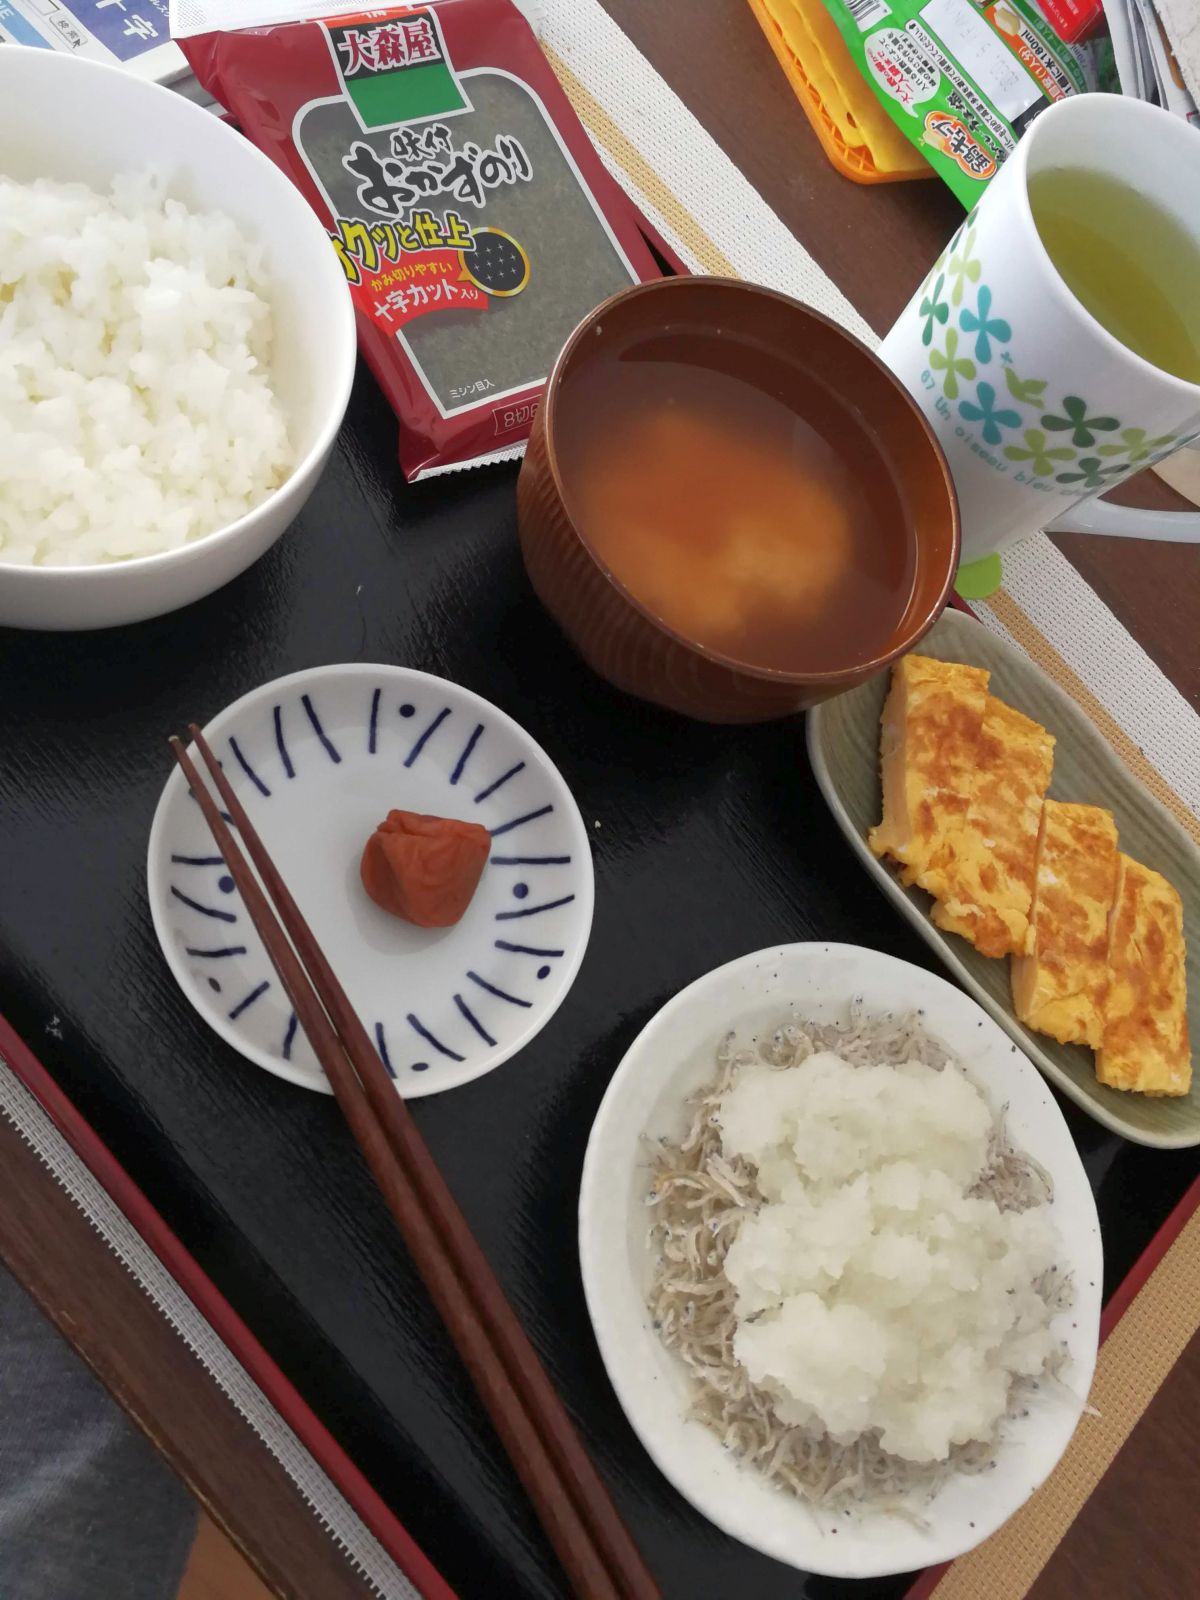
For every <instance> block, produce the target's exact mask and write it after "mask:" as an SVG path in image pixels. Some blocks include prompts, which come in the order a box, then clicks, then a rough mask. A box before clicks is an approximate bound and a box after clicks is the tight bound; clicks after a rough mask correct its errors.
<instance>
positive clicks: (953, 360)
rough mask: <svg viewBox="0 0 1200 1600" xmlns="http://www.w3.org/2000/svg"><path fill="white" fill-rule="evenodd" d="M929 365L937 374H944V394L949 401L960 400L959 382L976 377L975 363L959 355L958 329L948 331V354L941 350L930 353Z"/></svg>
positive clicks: (948, 329)
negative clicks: (962, 379) (961, 379)
mask: <svg viewBox="0 0 1200 1600" xmlns="http://www.w3.org/2000/svg"><path fill="white" fill-rule="evenodd" d="M929 365H930V366H931V367H932V368H933V370H934V371H935V372H941V373H944V377H943V378H942V393H943V394H944V395H945V396H946V399H947V400H957V399H958V380H959V379H960V378H966V379H967V380H968V382H969V381H970V380H971V379H972V378H973V377H974V376H975V363H974V362H973V361H972V360H970V358H969V357H967V356H960V355H959V354H958V329H957V328H947V329H946V353H945V355H943V354H942V352H941V351H940V350H931V351H930V352H929Z"/></svg>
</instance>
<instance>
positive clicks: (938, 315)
mask: <svg viewBox="0 0 1200 1600" xmlns="http://www.w3.org/2000/svg"><path fill="white" fill-rule="evenodd" d="M945 282H946V279H945V275H944V274H943V275H942V276H941V277H939V278H938V280H937V282H936V283H935V284H934V286H933V293H932V294H929V295H926V296H925V298H924V299H923V300H922V301H921V309H920V311H919V312H918V313H917V314H918V316H921V317H924V319H925V328H924V331H923V332H922V334H921V343H922V344H932V342H933V327H934V323H936V322H940V323H941V324H942V326H943V327H945V325H946V322H947V320H948V318H949V316H950V307H949V306H948V305H947V304H946V302H945V301H944V300H943V299H942V288H943V286H944V285H945Z"/></svg>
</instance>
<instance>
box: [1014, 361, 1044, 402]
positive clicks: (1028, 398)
mask: <svg viewBox="0 0 1200 1600" xmlns="http://www.w3.org/2000/svg"><path fill="white" fill-rule="evenodd" d="M1004 382H1005V385H1006V386H1007V388H1008V392H1009V394H1010V395H1012V397H1013V399H1014V400H1018V401H1020V403H1021V405H1023V406H1040V405H1041V404H1042V394H1043V392H1044V390H1045V388H1046V380H1045V378H1018V377H1017V373H1016V368H1015V367H1005V369H1004Z"/></svg>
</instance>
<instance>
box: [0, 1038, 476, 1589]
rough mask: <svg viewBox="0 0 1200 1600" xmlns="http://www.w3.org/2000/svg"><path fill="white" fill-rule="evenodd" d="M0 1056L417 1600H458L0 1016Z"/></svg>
mask: <svg viewBox="0 0 1200 1600" xmlns="http://www.w3.org/2000/svg"><path fill="white" fill-rule="evenodd" d="M0 1052H3V1055H4V1058H5V1060H6V1061H7V1062H8V1064H9V1065H10V1066H11V1067H12V1069H13V1071H14V1072H15V1073H16V1075H17V1077H18V1078H19V1079H20V1080H21V1082H22V1083H23V1084H24V1085H25V1087H26V1088H27V1089H28V1090H29V1092H30V1093H31V1094H32V1095H33V1097H34V1098H35V1099H36V1100H37V1102H38V1104H39V1105H40V1106H41V1107H42V1109H43V1111H45V1112H46V1114H47V1116H49V1118H50V1119H51V1121H52V1122H53V1123H54V1125H55V1127H56V1128H57V1129H58V1131H59V1132H60V1133H61V1134H62V1135H63V1137H64V1138H65V1139H66V1141H67V1143H68V1144H69V1145H70V1146H71V1148H72V1150H74V1152H75V1154H76V1155H77V1156H78V1157H79V1158H80V1160H81V1161H82V1162H83V1163H84V1165H85V1166H86V1167H87V1169H88V1171H89V1172H90V1173H91V1174H92V1176H93V1177H94V1178H95V1179H96V1181H97V1182H98V1183H99V1184H101V1186H102V1187H103V1188H104V1189H105V1190H106V1192H107V1193H108V1195H109V1196H110V1198H111V1199H112V1200H113V1201H114V1202H115V1204H116V1205H117V1206H118V1207H119V1208H120V1210H121V1211H122V1213H123V1214H124V1215H125V1217H126V1218H127V1220H128V1221H129V1223H130V1224H131V1225H132V1227H133V1228H135V1229H136V1231H137V1232H138V1234H140V1236H141V1238H142V1239H143V1240H144V1242H145V1243H146V1245H147V1246H148V1247H149V1248H150V1249H151V1250H152V1251H153V1252H154V1254H155V1255H156V1256H157V1257H158V1259H159V1260H160V1261H161V1262H162V1264H163V1266H164V1267H166V1269H167V1271H168V1272H170V1273H171V1275H172V1276H173V1277H174V1279H175V1281H176V1282H177V1283H178V1284H179V1286H180V1287H181V1288H182V1289H183V1290H184V1292H185V1293H186V1294H187V1295H188V1296H189V1297H190V1298H191V1299H192V1300H193V1301H194V1302H195V1304H196V1306H197V1307H198V1308H199V1310H200V1311H201V1313H202V1314H203V1315H204V1316H205V1317H206V1318H207V1320H208V1321H209V1323H210V1324H211V1325H212V1327H213V1328H214V1329H215V1330H216V1332H217V1334H218V1335H219V1336H220V1338H221V1339H222V1340H223V1342H224V1343H225V1344H226V1346H227V1347H228V1348H229V1349H230V1350H231V1351H232V1353H233V1354H234V1356H235V1357H236V1358H237V1360H238V1361H239V1362H240V1363H241V1364H242V1366H243V1367H244V1368H245V1369H246V1371H247V1372H248V1373H249V1374H250V1376H251V1378H253V1380H254V1382H255V1383H256V1384H257V1385H258V1387H259V1388H260V1389H261V1390H262V1391H263V1393H264V1394H265V1395H266V1396H267V1398H268V1399H269V1400H270V1402H271V1404H272V1405H273V1406H274V1407H275V1409H276V1410H277V1411H278V1412H279V1414H280V1416H281V1417H283V1419H284V1421H285V1422H286V1423H287V1424H288V1426H289V1427H290V1428H291V1429H292V1430H293V1432H294V1433H295V1434H296V1436H297V1437H298V1438H299V1439H300V1441H301V1443H302V1444H303V1445H304V1446H305V1448H306V1449H307V1450H308V1451H309V1453H310V1454H311V1455H312V1456H313V1458H314V1459H315V1460H316V1461H317V1462H318V1463H319V1465H320V1466H321V1468H322V1469H323V1470H324V1472H325V1473H326V1474H327V1475H328V1477H329V1478H330V1479H331V1481H332V1482H333V1483H334V1484H335V1485H336V1486H337V1488H338V1489H339V1490H340V1492H341V1493H342V1494H343V1495H344V1496H345V1498H346V1500H347V1501H348V1502H349V1504H350V1505H351V1506H353V1508H354V1510H355V1511H356V1512H357V1513H358V1515H359V1516H360V1517H361V1518H362V1520H363V1522H364V1523H365V1524H366V1526H367V1527H368V1528H369V1529H370V1530H371V1532H372V1533H373V1534H374V1535H375V1537H376V1538H377V1539H378V1540H379V1542H380V1544H381V1545H382V1546H383V1548H384V1549H385V1550H386V1551H387V1553H388V1555H390V1556H391V1558H392V1560H393V1561H395V1563H396V1565H397V1566H398V1567H399V1568H400V1570H401V1571H402V1572H403V1573H404V1575H405V1577H406V1578H407V1579H408V1580H409V1582H410V1583H412V1584H413V1585H415V1587H416V1588H417V1589H418V1590H419V1592H420V1593H421V1595H422V1596H423V1597H424V1600H458V1596H457V1595H456V1594H455V1591H454V1590H453V1589H451V1588H450V1586H449V1584H447V1583H446V1581H445V1579H444V1578H443V1577H442V1576H441V1574H440V1573H439V1572H438V1571H437V1569H436V1567H434V1566H433V1564H432V1562H431V1561H430V1560H429V1558H428V1557H427V1556H426V1555H425V1553H424V1552H423V1551H422V1550H421V1548H420V1546H419V1545H418V1544H417V1543H416V1541H415V1540H414V1539H413V1538H412V1536H411V1534H409V1533H408V1532H407V1530H406V1529H405V1527H404V1525H403V1523H401V1522H400V1520H399V1518H398V1517H397V1516H396V1515H395V1513H394V1512H393V1511H391V1510H390V1508H389V1507H388V1506H387V1505H386V1504H385V1503H384V1501H383V1500H382V1498H381V1497H380V1495H379V1494H378V1493H377V1492H376V1490H375V1489H373V1488H372V1487H371V1485H370V1483H369V1482H368V1481H367V1479H366V1478H365V1477H364V1476H363V1474H362V1473H361V1472H360V1471H359V1469H358V1468H357V1467H356V1466H355V1465H354V1462H353V1461H352V1460H351V1459H350V1457H349V1456H348V1455H347V1454H346V1452H345V1451H344V1450H343V1449H342V1447H341V1445H339V1444H338V1443H337V1441H336V1440H335V1439H334V1438H333V1436H332V1434H330V1432H329V1431H328V1429H327V1428H326V1427H325V1425H324V1423H322V1422H321V1421H320V1419H319V1418H318V1417H317V1415H316V1413H315V1412H314V1411H312V1410H311V1408H310V1407H309V1406H308V1404H307V1402H306V1401H305V1400H304V1399H303V1398H302V1397H301V1395H300V1394H299V1393H298V1391H297V1390H296V1389H295V1388H294V1387H293V1385H292V1384H291V1383H290V1382H289V1380H288V1379H287V1378H286V1377H285V1376H284V1374H283V1373H282V1372H281V1371H280V1369H279V1367H277V1366H276V1364H275V1362H274V1361H273V1360H272V1358H271V1357H270V1356H269V1355H268V1353H267V1351H266V1350H265V1349H264V1348H263V1346H262V1345H261V1344H260V1343H259V1342H258V1340H257V1339H256V1338H255V1337H254V1335H253V1333H251V1331H250V1329H249V1328H248V1327H247V1326H246V1324H245V1323H244V1322H243V1321H242V1319H241V1318H240V1317H239V1316H238V1314H237V1313H236V1311H234V1309H233V1307H232V1306H231V1305H230V1304H229V1302H228V1301H227V1300H226V1299H225V1297H224V1295H222V1293H221V1291H220V1290H219V1289H218V1288H217V1286H216V1285H215V1284H214V1283H213V1281H212V1279H211V1278H210V1277H209V1276H208V1274H207V1273H206V1272H204V1270H203V1269H202V1268H201V1267H200V1265H199V1264H198V1263H197V1262H196V1260H195V1258H194V1257H193V1256H192V1255H191V1254H190V1253H189V1252H188V1251H187V1250H186V1249H185V1248H184V1246H183V1244H182V1243H181V1242H180V1240H179V1239H178V1237H177V1236H176V1235H175V1234H174V1233H173V1232H172V1230H171V1229H170V1228H169V1227H168V1226H167V1224H166V1223H165V1222H164V1221H163V1219H162V1217H160V1216H159V1214H158V1212H157V1211H156V1210H155V1209H154V1207H153V1206H152V1205H151V1204H150V1202H149V1200H147V1198H146V1196H145V1195H144V1194H143V1193H142V1191H141V1190H140V1189H139V1188H138V1186H137V1185H136V1184H135V1183H134V1181H133V1179H132V1178H131V1177H130V1176H129V1174H128V1173H127V1172H126V1171H125V1169H124V1168H123V1167H122V1166H121V1164H120V1163H119V1162H118V1161H117V1159H116V1157H115V1156H114V1155H113V1154H112V1152H111V1151H110V1150H109V1149H108V1147H107V1145H105V1144H104V1142H103V1141H102V1140H101V1139H100V1137H99V1135H98V1134H97V1133H96V1132H95V1131H94V1130H93V1128H92V1127H91V1125H90V1124H89V1123H88V1122H87V1121H86V1120H85V1118H84V1117H83V1115H82V1114H81V1113H80V1112H79V1111H78V1110H77V1109H76V1108H75V1106H74V1105H73V1104H72V1102H71V1101H70V1100H69V1099H68V1097H67V1096H66V1094H65V1093H64V1092H63V1091H62V1090H61V1089H60V1088H59V1086H58V1085H57V1083H55V1081H54V1079H53V1078H52V1077H51V1076H50V1074H49V1073H48V1072H47V1071H46V1069H45V1067H43V1066H42V1064H41V1062H40V1061H39V1060H38V1059H37V1057H36V1056H35V1055H34V1054H33V1052H32V1050H30V1048H29V1046H28V1045H27V1044H26V1043H25V1041H24V1040H23V1039H22V1038H21V1037H20V1035H19V1034H17V1033H16V1032H15V1031H14V1030H13V1028H12V1027H11V1025H10V1024H9V1023H8V1022H7V1021H6V1020H5V1019H4V1017H3V1016H2V1015H0Z"/></svg>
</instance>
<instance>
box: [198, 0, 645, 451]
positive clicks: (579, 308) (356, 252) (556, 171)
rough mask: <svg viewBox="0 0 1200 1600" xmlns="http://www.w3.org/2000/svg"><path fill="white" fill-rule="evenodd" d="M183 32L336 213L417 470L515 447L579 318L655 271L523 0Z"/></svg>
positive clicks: (374, 366)
mask: <svg viewBox="0 0 1200 1600" xmlns="http://www.w3.org/2000/svg"><path fill="white" fill-rule="evenodd" d="M179 43H180V46H181V48H182V49H183V51H184V53H185V54H186V55H187V57H188V59H189V61H190V62H191V64H192V67H193V68H194V70H195V73H196V76H197V77H198V78H199V80H200V82H201V83H202V84H203V86H204V87H205V88H206V89H207V90H208V91H209V93H210V94H212V95H214V96H215V97H216V98H217V99H218V100H219V101H220V102H221V103H222V104H223V105H224V106H225V107H226V109H227V110H228V111H229V112H230V114H231V115H232V116H233V117H234V118H235V120H236V121H237V122H238V123H239V124H240V125H241V127H242V130H243V132H244V133H245V134H246V135H247V136H248V137H249V138H250V139H252V140H253V141H254V143H255V144H257V145H258V146H259V147H260V148H261V149H262V150H263V151H265V152H266V154H267V155H269V156H270V157H271V159H272V160H273V161H274V162H275V163H276V165H278V166H280V167H282V169H283V170H284V172H286V173H287V175H288V176H289V177H290V178H291V180H292V181H293V183H295V184H296V185H297V187H298V188H299V189H300V190H301V191H302V193H304V194H305V195H306V196H307V197H308V199H309V200H310V201H311V202H312V205H313V207H314V209H315V210H316V211H317V213H318V215H319V216H320V218H321V220H322V222H324V224H325V226H326V229H327V231H328V233H329V237H330V240H331V244H332V248H333V249H334V250H336V252H337V255H338V260H339V261H340V262H341V264H342V268H343V270H344V271H345V274H346V278H347V280H348V282H349V284H350V289H351V294H352V296H353V298H354V303H355V307H356V309H357V313H358V330H359V346H360V348H361V350H362V353H363V355H364V356H365V357H366V359H367V362H368V363H369V365H370V367H371V370H372V371H373V372H374V374H375V377H376V378H377V379H378V381H379V383H380V385H381V386H382V388H383V390H384V392H385V394H386V395H387V397H388V400H389V401H390V402H391V405H392V408H393V410H394V411H395V412H396V415H397V416H398V418H399V419H400V464H401V466H402V467H403V469H404V475H405V477H406V478H408V479H409V481H410V482H411V481H412V480H414V479H416V478H421V477H426V476H429V475H431V474H433V473H436V472H443V471H448V470H451V469H453V468H455V467H462V466H469V465H474V464H477V463H480V462H483V461H491V460H497V459H504V458H505V457H507V456H510V455H514V454H517V453H519V447H520V446H521V444H522V443H523V442H524V440H525V439H527V438H528V436H529V430H530V427H531V425H532V422H533V417H534V414H535V412H536V410H537V404H538V398H539V396H540V394H541V390H542V386H543V384H544V383H545V380H546V376H547V374H548V372H549V370H550V368H551V366H552V365H553V362H554V358H555V356H556V355H557V354H558V352H559V350H560V348H561V347H562V345H563V343H564V341H565V340H566V338H567V335H568V334H569V333H570V332H571V330H572V328H574V326H575V325H576V323H577V322H579V321H580V320H581V318H583V317H584V316H585V315H586V314H587V313H588V312H589V311H591V310H592V308H593V307H594V306H596V305H597V304H598V303H599V302H600V301H601V300H603V299H605V298H606V297H607V296H608V295H610V294H615V293H616V292H617V290H619V289H623V288H626V287H627V286H628V285H629V284H630V283H636V282H638V281H640V280H643V279H646V278H653V277H657V276H659V271H658V268H657V266H656V264H655V262H654V258H653V257H652V256H651V254H650V252H649V250H648V249H647V247H646V245H645V243H644V242H643V240H642V237H641V234H640V233H639V231H638V228H637V225H636V222H635V219H634V215H633V210H632V207H631V206H630V204H629V202H628V200H627V199H626V198H625V196H624V195H623V194H622V193H621V191H620V189H618V187H617V186H616V184H615V183H614V182H613V181H612V179H611V178H610V177H609V176H608V174H607V172H605V170H604V168H603V166H602V165H601V163H600V160H599V158H598V156H597V155H596V153H595V151H594V150H593V149H592V146H591V143H590V142H589V140H588V136H587V134H586V133H585V132H584V130H583V127H582V125H581V124H580V122H579V119H578V118H577V117H576V115H575V113H574V111H573V110H572V108H571V105H570V103H569V101H568V100H567V98H566V95H565V94H564V93H563V91H562V89H561V88H560V87H559V83H558V80H557V78H556V77H555V75H554V72H553V70H552V69H551V67H550V64H549V62H548V61H547V60H546V57H545V56H544V55H543V54H542V51H541V49H540V48H539V46H538V43H537V40H536V39H535V37H534V35H533V33H532V31H531V29H530V27H529V25H528V23H527V22H526V21H525V19H524V17H522V16H521V14H520V12H519V11H517V10H516V8H515V7H514V6H513V5H512V4H511V3H510V0H436V3H432V4H426V5H406V6H397V7H392V8H388V9H386V10H378V11H364V12H363V13H361V14H356V15H353V16H336V17H331V18H330V19H328V20H327V21H321V22H311V21H310V22H288V23H281V24H278V25H276V26H274V27H262V28H247V29H244V30H242V31H240V32H236V33H208V34H203V35H201V36H199V37H196V38H191V39H181V40H180V41H179ZM320 336H321V335H320V329H317V328H314V329H313V330H312V332H311V337H313V338H320Z"/></svg>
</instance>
